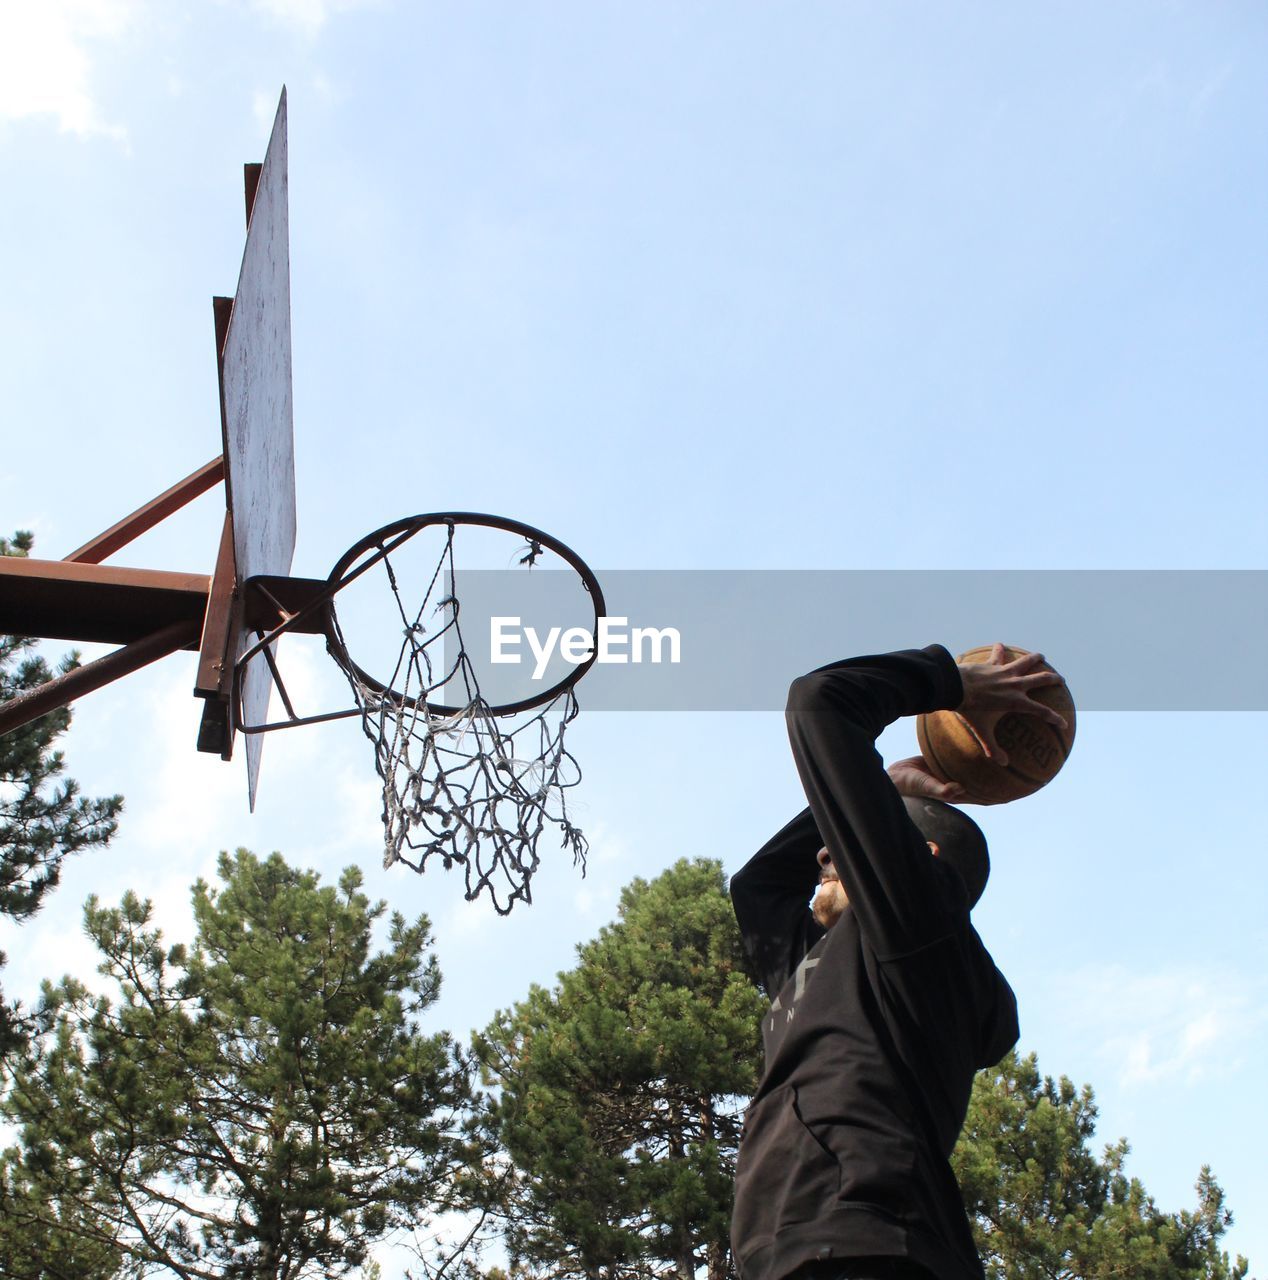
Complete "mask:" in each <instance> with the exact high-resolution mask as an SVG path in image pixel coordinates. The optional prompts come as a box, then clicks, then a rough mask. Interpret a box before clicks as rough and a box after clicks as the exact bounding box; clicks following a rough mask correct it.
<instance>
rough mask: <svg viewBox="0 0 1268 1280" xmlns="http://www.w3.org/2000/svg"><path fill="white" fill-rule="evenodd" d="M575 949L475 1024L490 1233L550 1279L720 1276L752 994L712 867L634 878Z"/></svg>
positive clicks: (752, 1030)
mask: <svg viewBox="0 0 1268 1280" xmlns="http://www.w3.org/2000/svg"><path fill="white" fill-rule="evenodd" d="M578 957H579V960H578V964H577V966H576V967H575V968H574V969H572V970H570V971H569V972H567V973H564V974H561V975H560V980H559V985H558V986H557V987H556V988H555V989H554V990H553V991H546V990H544V989H543V988H541V987H534V988H533V989H532V990H531V991H530V993H529V995H528V998H527V999H526V1000H524V1001H522V1002H521V1003H520V1004H518V1005H516V1006H515V1008H514V1009H512V1010H511V1011H510V1012H508V1013H503V1014H500V1015H499V1016H498V1018H497V1019H496V1020H495V1021H494V1022H493V1024H492V1025H491V1026H490V1027H489V1028H488V1029H487V1030H486V1031H485V1033H484V1035H483V1036H481V1037H477V1042H476V1048H477V1052H478V1054H479V1057H480V1060H481V1062H482V1064H483V1066H484V1068H485V1072H486V1077H485V1078H486V1081H487V1082H488V1083H489V1084H491V1085H493V1086H495V1087H496V1089H497V1093H496V1095H495V1096H492V1097H490V1098H489V1099H488V1101H487V1106H488V1112H487V1114H488V1119H489V1122H490V1125H491V1127H492V1130H493V1132H494V1133H495V1135H496V1137H497V1139H498V1141H499V1142H500V1144H501V1147H502V1151H503V1153H504V1158H505V1160H506V1161H507V1162H508V1163H507V1165H506V1168H505V1171H504V1180H503V1183H502V1188H503V1191H504V1192H505V1193H506V1199H505V1201H504V1206H503V1214H504V1216H503V1223H504V1236H503V1239H504V1243H505V1244H506V1246H507V1247H508V1249H509V1251H510V1253H511V1255H512V1257H513V1259H514V1260H515V1262H516V1264H517V1267H518V1268H519V1269H520V1270H525V1269H526V1270H528V1271H529V1272H534V1273H540V1274H548V1275H551V1276H560V1277H563V1276H593V1275H596V1274H604V1275H606V1276H608V1277H615V1276H622V1275H628V1276H635V1275H637V1276H640V1277H646V1276H649V1275H668V1274H676V1275H677V1276H679V1277H681V1278H682V1280H692V1277H694V1276H695V1274H696V1269H697V1267H699V1266H702V1265H703V1266H707V1268H708V1274H709V1276H710V1278H711V1280H721V1277H722V1276H724V1275H726V1274H727V1269H728V1264H727V1240H728V1237H729V1231H730V1215H731V1195H732V1183H733V1180H734V1173H735V1152H736V1147H737V1144H738V1140H739V1127H740V1113H741V1111H742V1110H743V1103H744V1100H745V1099H746V1098H747V1097H748V1095H750V1094H751V1093H752V1092H753V1090H754V1089H755V1088H756V1084H757V1074H758V1065H759V1063H760V1059H761V1042H760V1023H761V1016H762V1012H763V1010H764V1006H765V1002H764V1001H763V999H762V997H761V996H760V994H759V993H758V992H757V990H756V988H755V987H754V985H753V983H752V981H751V979H750V977H749V975H748V972H747V966H746V961H745V959H744V957H743V953H742V949H741V946H740V940H739V935H738V932H737V930H736V928H735V922H734V917H733V915H732V912H731V904H730V900H729V899H728V897H727V895H726V890H725V882H724V878H723V875H722V869H721V866H720V865H719V864H718V863H717V862H713V861H703V860H697V861H694V862H688V861H685V860H684V861H680V862H678V863H677V864H676V865H675V866H673V867H672V868H671V869H670V870H669V871H667V872H665V873H664V874H663V875H662V876H660V877H659V878H658V879H656V880H654V881H652V882H651V883H647V882H646V881H643V880H635V881H634V882H633V883H632V884H631V885H629V886H628V887H627V888H626V889H625V891H624V892H623V893H622V895H621V903H620V919H619V920H618V922H617V923H615V924H613V925H610V926H608V927H607V928H605V929H603V930H602V931H601V932H600V934H599V936H598V938H597V939H596V940H595V941H593V942H591V943H588V944H586V945H584V946H582V947H580V948H579V949H578ZM508 1188H509V1190H508Z"/></svg>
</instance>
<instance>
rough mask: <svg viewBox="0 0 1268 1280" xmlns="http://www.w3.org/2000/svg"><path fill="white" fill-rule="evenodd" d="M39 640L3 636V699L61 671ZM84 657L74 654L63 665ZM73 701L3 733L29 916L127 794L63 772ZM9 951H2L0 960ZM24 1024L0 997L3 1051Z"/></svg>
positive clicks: (9, 907)
mask: <svg viewBox="0 0 1268 1280" xmlns="http://www.w3.org/2000/svg"><path fill="white" fill-rule="evenodd" d="M32 545H33V541H32V537H31V535H30V534H29V533H17V534H15V535H14V536H13V538H12V539H8V538H0V555H5V556H26V555H28V554H29V553H30V550H31V547H32ZM36 643H37V642H36V641H35V640H33V639H31V638H29V637H25V636H0V702H8V701H9V700H10V699H11V698H14V697H17V696H18V695H19V694H22V693H26V692H27V691H29V690H31V689H35V688H38V687H39V686H40V685H42V684H43V683H44V682H45V681H46V680H49V679H51V678H52V676H53V674H54V672H53V670H52V669H51V668H50V667H49V665H48V663H47V662H45V661H44V659H43V658H41V657H40V656H39V654H37V653H35V652H34V649H35V645H36ZM77 665H78V657H77V655H75V654H73V653H72V654H70V655H68V656H67V657H66V658H65V659H63V661H62V663H61V664H60V666H59V667H58V672H57V673H58V674H64V673H65V672H67V671H70V670H72V669H73V668H74V667H75V666H77ZM70 720H71V712H70V708H69V707H63V708H61V709H60V710H57V711H52V712H50V713H49V714H48V715H46V716H43V717H41V718H40V719H39V720H36V721H34V722H33V723H31V724H27V725H24V726H23V727H22V728H21V729H16V730H14V731H13V732H12V733H7V734H4V735H3V736H0V915H4V916H8V917H9V919H11V920H18V921H21V920H26V919H28V918H30V917H31V916H32V915H34V914H35V912H36V911H37V910H38V909H39V907H40V904H41V903H42V902H43V900H44V897H45V895H46V894H48V893H49V892H50V891H51V890H52V889H53V888H55V887H56V885H57V882H58V878H59V876H60V874H61V866H62V862H63V861H64V860H65V859H66V858H67V857H68V856H69V855H70V854H72V853H80V852H82V851H83V850H85V849H91V848H99V847H101V846H102V845H105V844H106V843H107V842H108V841H109V840H110V837H111V836H113V835H114V833H115V830H116V829H117V827H118V819H119V812H120V810H121V809H122V808H123V800H122V798H121V797H120V796H109V797H106V798H104V799H99V800H92V799H88V798H86V797H84V796H81V795H80V794H79V787H78V784H77V783H76V782H75V781H74V780H73V779H71V778H67V777H65V776H64V774H65V769H66V762H65V759H64V757H63V755H62V753H61V751H58V750H56V749H54V745H53V744H54V743H55V742H56V741H57V740H58V739H59V738H60V737H61V736H62V734H64V733H65V732H66V730H67V728H68V727H69V726H70ZM3 963H4V956H3V955H2V954H0V964H3ZM21 1031H22V1024H21V1017H20V1015H19V1013H18V1011H17V1010H16V1009H14V1008H11V1007H10V1006H8V1005H6V1004H5V1003H4V1002H3V1000H2V999H0V1056H3V1055H4V1054H6V1053H9V1052H11V1051H12V1050H13V1049H14V1048H15V1047H16V1045H17V1043H18V1042H19V1041H20V1037H21Z"/></svg>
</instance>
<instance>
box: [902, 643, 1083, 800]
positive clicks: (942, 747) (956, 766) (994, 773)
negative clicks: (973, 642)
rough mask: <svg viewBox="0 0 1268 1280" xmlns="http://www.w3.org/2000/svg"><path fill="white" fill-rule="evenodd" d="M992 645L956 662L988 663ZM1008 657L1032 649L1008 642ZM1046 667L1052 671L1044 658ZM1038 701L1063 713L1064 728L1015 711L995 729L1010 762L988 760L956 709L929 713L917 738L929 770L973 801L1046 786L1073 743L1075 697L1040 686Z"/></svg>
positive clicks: (1057, 686) (1011, 797)
mask: <svg viewBox="0 0 1268 1280" xmlns="http://www.w3.org/2000/svg"><path fill="white" fill-rule="evenodd" d="M993 648H994V646H993V645H989V644H986V645H981V646H979V647H978V648H976V649H970V650H969V651H968V653H962V654H961V655H960V656H959V657H958V658H957V659H956V661H957V662H989V661H990V658H991V651H992V649H993ZM1005 650H1006V655H1007V656H1006V661H1008V662H1012V661H1013V660H1014V659H1016V658H1020V657H1021V656H1022V655H1023V654H1025V653H1028V652H1029V650H1027V649H1018V648H1015V647H1013V646H1011V645H1006V646H1005ZM1043 666H1044V669H1045V670H1048V671H1052V670H1054V668H1053V667H1051V666H1049V665H1048V664H1047V663H1046V662H1045V663H1044V664H1043ZM1031 696H1032V697H1033V698H1034V699H1035V701H1036V702H1042V703H1044V704H1045V705H1046V706H1049V707H1052V708H1053V709H1054V710H1056V711H1058V712H1059V713H1060V714H1061V715H1063V716H1064V717H1065V721H1066V727H1065V730H1064V731H1062V730H1060V729H1058V728H1057V726H1056V725H1053V724H1048V723H1047V722H1046V721H1044V720H1041V719H1040V718H1039V717H1038V716H1028V715H1024V714H1019V713H1013V714H1011V715H1007V716H1005V717H1004V718H1003V719H1002V720H1000V722H999V724H998V725H997V726H996V729H995V737H996V740H997V741H998V742H999V745H1000V746H1001V747H1003V748H1004V750H1005V751H1006V752H1007V753H1008V763H1007V764H1006V765H1000V764H997V763H996V762H995V761H994V760H988V759H987V758H986V755H985V753H984V752H983V751H982V748H981V746H980V744H979V743H978V740H977V739H976V738H975V737H974V736H973V732H972V730H970V729H969V727H968V725H967V724H966V723H965V722H964V719H963V718H962V717H961V716H960V715H959V713H958V712H955V711H931V712H929V713H927V714H925V715H922V716H919V717H917V719H916V738H917V740H918V741H919V743H920V753H921V755H923V756H924V758H925V760H926V762H927V763H928V765H929V768H930V769H931V770H932V771H933V773H934V774H935V775H937V777H938V778H939V779H940V780H941V781H943V782H958V783H959V784H960V785H961V786H962V787H963V788H964V790H965V793H966V794H965V796H964V800H965V801H966V802H967V803H969V804H1005V803H1007V802H1008V801H1009V800H1020V799H1021V797H1022V796H1028V795H1032V794H1033V793H1034V792H1036V791H1038V790H1039V788H1040V787H1043V786H1046V785H1047V784H1048V783H1049V782H1051V781H1052V779H1053V778H1055V777H1056V776H1057V773H1058V772H1059V771H1060V769H1061V766H1062V765H1063V764H1065V762H1066V758H1067V757H1068V756H1069V754H1070V748H1071V747H1072V746H1073V745H1074V699H1073V698H1072V697H1071V696H1070V691H1069V689H1067V688H1066V686H1065V685H1064V684H1054V685H1049V686H1045V687H1044V688H1042V689H1036V690H1035V691H1034V693H1033V694H1032V695H1031Z"/></svg>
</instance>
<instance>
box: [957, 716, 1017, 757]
mask: <svg viewBox="0 0 1268 1280" xmlns="http://www.w3.org/2000/svg"><path fill="white" fill-rule="evenodd" d="M956 715H957V716H958V717H959V720H960V723H961V724H962V725H964V727H965V728H966V729H967V730H968V731H969V732H970V733H971V734H972V735H973V736H974V738H976V739H977V745H978V746H979V747H981V748H982V753H983V755H985V756H986V758H987V759H988V760H993V761H994V762H995V763H996V764H1007V763H1008V752H1007V751H1005V750H1004V748H1003V747H1001V746H1000V745H999V743H998V742H996V741H995V727H994V725H987V724H984V725H976V724H974V723H973V721H972V720H970V719H968V717H967V716H963V715H960V713H959V712H958V711H957V712H956Z"/></svg>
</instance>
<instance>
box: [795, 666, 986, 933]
mask: <svg viewBox="0 0 1268 1280" xmlns="http://www.w3.org/2000/svg"><path fill="white" fill-rule="evenodd" d="M962 699H963V686H962V685H961V683H960V673H959V671H958V669H957V668H956V665H955V661H954V659H953V658H952V657H951V655H950V654H949V653H948V652H947V651H946V649H944V648H943V647H942V646H941V645H930V646H929V647H928V648H926V649H908V650H902V651H900V652H897V653H887V654H879V655H874V656H869V657H861V658H851V659H849V660H847V661H845V662H838V663H834V664H833V665H831V666H827V667H822V668H820V669H819V670H818V671H812V672H811V673H810V674H809V675H805V676H802V677H800V678H799V679H797V680H795V681H793V684H792V687H791V689H790V690H789V694H788V706H787V711H786V719H787V723H788V736H789V741H790V742H791V744H792V752H793V758H794V760H795V761H796V764H797V772H798V773H799V775H800V776H801V783H802V786H803V788H804V789H805V793H806V799H807V800H808V801H809V804H810V812H811V815H812V817H813V821H814V824H815V826H816V828H817V830H818V831H819V832H820V833H822V836H823V844H824V845H826V846H827V848H828V852H829V853H830V854H831V856H832V861H833V864H834V865H835V867H836V869H837V874H838V875H839V876H840V877H841V883H842V884H843V885H844V886H845V891H846V893H847V894H848V896H849V899H850V908H851V910H852V911H854V912H855V914H856V917H857V919H858V923H859V928H860V930H861V931H862V934H863V937H864V939H865V940H866V941H867V942H868V944H869V945H870V946H871V947H872V949H873V950H874V951H875V953H876V954H877V956H878V957H882V958H884V957H889V956H895V955H901V954H903V953H906V952H910V951H913V950H915V949H917V948H919V947H922V946H925V945H926V944H927V943H929V942H931V941H934V940H935V939H937V938H939V937H942V936H944V935H945V934H946V933H947V931H948V930H949V929H950V928H951V927H953V926H952V921H951V919H950V918H949V915H948V908H947V906H946V904H945V896H944V895H943V894H942V893H941V892H940V891H939V888H938V877H937V874H936V868H935V867H934V865H933V863H932V860H931V857H930V853H929V846H928V844H927V843H926V842H925V840H924V838H923V837H922V836H921V834H920V832H919V831H918V830H917V829H916V827H915V825H914V824H913V823H912V821H911V819H910V818H909V817H908V816H907V810H906V808H905V807H904V805H903V802H902V797H901V796H900V795H899V794H898V791H897V789H896V788H895V786H894V784H893V783H892V782H891V781H890V779H889V775H888V774H887V773H886V772H885V765H884V762H883V761H882V760H881V757H880V755H879V753H878V752H877V750H876V739H877V737H878V736H879V735H880V733H881V732H882V730H884V729H885V728H886V727H887V726H888V725H890V724H892V723H893V722H894V721H895V720H897V719H898V718H899V717H901V716H909V715H918V714H920V713H921V712H925V711H937V710H943V709H949V708H953V707H956V706H958V705H959V704H960V702H961V701H962Z"/></svg>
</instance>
